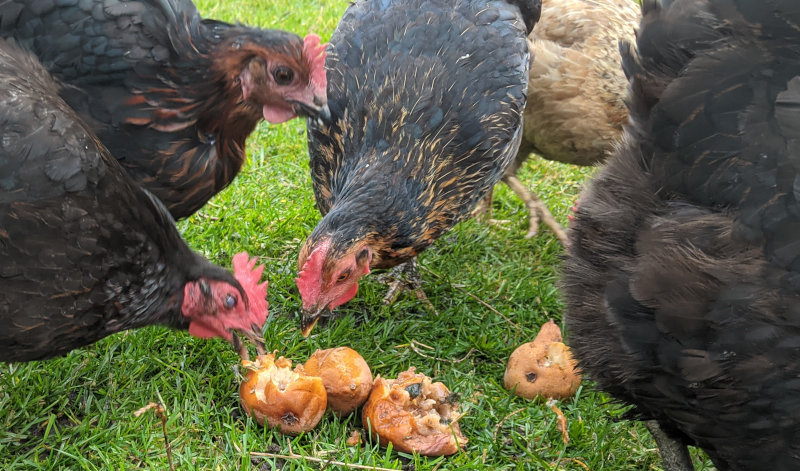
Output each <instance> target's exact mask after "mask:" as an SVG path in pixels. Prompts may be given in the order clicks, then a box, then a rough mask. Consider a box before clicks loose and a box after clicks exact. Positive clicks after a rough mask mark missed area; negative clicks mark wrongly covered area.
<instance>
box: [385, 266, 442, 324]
mask: <svg viewBox="0 0 800 471" xmlns="http://www.w3.org/2000/svg"><path fill="white" fill-rule="evenodd" d="M379 279H380V280H381V281H382V282H384V283H386V284H387V285H388V286H389V290H388V291H387V292H386V296H384V297H383V303H384V304H387V305H388V304H392V303H394V302H395V301H396V300H397V298H398V297H399V296H400V293H402V292H403V291H406V290H408V291H411V292H412V293H414V296H415V297H416V298H417V299H418V300H420V301H421V302H422V304H424V305H425V307H426V308H427V309H428V310H429V311H431V312H432V313H434V314H435V315H437V316H438V315H439V311H437V310H436V308H435V307H434V306H433V303H432V302H431V301H430V300H429V299H428V296H427V295H426V294H425V291H423V289H422V276H421V275H420V274H419V267H418V266H417V258H416V257H414V258H412V259H411V260H409V261H408V262H406V263H403V264H401V265H398V266H396V267H394V268H392V270H391V271H390V272H389V273H387V274H385V275H381V276H380V278H379Z"/></svg>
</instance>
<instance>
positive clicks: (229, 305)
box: [225, 293, 236, 309]
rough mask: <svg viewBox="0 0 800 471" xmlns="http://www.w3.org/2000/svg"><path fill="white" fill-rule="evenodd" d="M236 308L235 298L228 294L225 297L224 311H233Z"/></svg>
mask: <svg viewBox="0 0 800 471" xmlns="http://www.w3.org/2000/svg"><path fill="white" fill-rule="evenodd" d="M235 307H236V296H234V295H232V294H230V293H228V294H227V295H226V296H225V309H233V308H235Z"/></svg>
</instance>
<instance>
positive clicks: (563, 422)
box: [547, 399, 569, 445]
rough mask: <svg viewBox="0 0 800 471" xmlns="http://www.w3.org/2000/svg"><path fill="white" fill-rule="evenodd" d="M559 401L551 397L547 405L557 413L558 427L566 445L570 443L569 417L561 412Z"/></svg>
mask: <svg viewBox="0 0 800 471" xmlns="http://www.w3.org/2000/svg"><path fill="white" fill-rule="evenodd" d="M557 402H558V401H556V400H555V399H549V400H548V401H547V405H548V406H549V407H550V409H552V410H553V412H555V413H556V427H557V428H558V430H559V431H560V432H561V439H562V440H564V444H565V445H569V433H568V432H567V417H566V416H565V415H564V413H563V412H561V409H559V408H558V406H557V405H556V403H557Z"/></svg>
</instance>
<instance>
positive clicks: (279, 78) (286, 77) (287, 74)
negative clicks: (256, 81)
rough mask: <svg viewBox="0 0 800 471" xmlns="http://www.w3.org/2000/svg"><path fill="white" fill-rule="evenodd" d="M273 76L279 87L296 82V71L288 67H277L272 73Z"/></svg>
mask: <svg viewBox="0 0 800 471" xmlns="http://www.w3.org/2000/svg"><path fill="white" fill-rule="evenodd" d="M272 76H273V77H275V83H277V84H278V85H289V84H290V83H292V80H294V71H293V70H292V69H290V68H288V67H285V66H281V67H277V68H276V69H275V70H273V71H272Z"/></svg>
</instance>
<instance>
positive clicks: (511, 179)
mask: <svg viewBox="0 0 800 471" xmlns="http://www.w3.org/2000/svg"><path fill="white" fill-rule="evenodd" d="M503 181H504V182H505V183H506V185H508V187H509V188H511V190H512V191H514V193H516V195H517V196H518V197H519V199H521V200H522V202H523V203H524V204H525V208H526V209H527V210H528V233H527V234H525V238H526V239H530V238H531V237H533V236H535V235H536V234H537V233H538V232H539V223H540V222H544V223H545V224H546V225H547V227H549V228H550V230H552V231H553V233H554V234H555V235H556V237H558V240H560V241H561V243H562V244H564V246H565V247H566V245H567V232H566V231H565V230H564V228H563V227H562V226H561V224H559V223H558V221H556V218H555V217H553V213H551V212H550V210H549V209H547V206H546V205H545V204H544V203H543V202H542V200H540V199H539V198H538V197H537V196H536V195H535V194H533V193H531V191H530V190H528V188H526V187H525V185H524V184H523V183H522V181H520V179H519V178H518V177H517V176H516V175H513V174H512V175H506V176H504V177H503ZM492 198H493V191H492V190H489V192H488V193H487V194H486V196H484V197H483V199H481V201H480V202H479V203H478V206H476V207H475V209H474V210H473V211H472V216H473V217H474V218H475V219H478V220H480V221H483V222H486V223H488V224H492V225H497V226H499V225H502V224H508V223H509V222H510V221H508V220H506V219H493V218H492Z"/></svg>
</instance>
